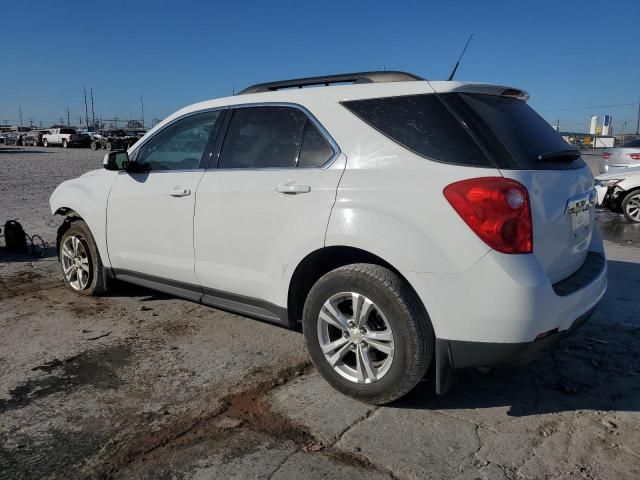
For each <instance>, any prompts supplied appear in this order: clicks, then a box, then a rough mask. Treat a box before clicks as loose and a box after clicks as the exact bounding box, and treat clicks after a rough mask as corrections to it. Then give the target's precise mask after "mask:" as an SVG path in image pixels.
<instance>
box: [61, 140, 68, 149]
mask: <svg viewBox="0 0 640 480" xmlns="http://www.w3.org/2000/svg"><path fill="white" fill-rule="evenodd" d="M62 148H69V143H68V142H67V140H66V139H65V138H63V139H62Z"/></svg>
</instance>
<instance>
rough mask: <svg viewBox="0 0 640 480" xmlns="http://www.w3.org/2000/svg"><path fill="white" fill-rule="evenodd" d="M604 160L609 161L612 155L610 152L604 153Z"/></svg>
mask: <svg viewBox="0 0 640 480" xmlns="http://www.w3.org/2000/svg"><path fill="white" fill-rule="evenodd" d="M602 158H604V159H605V160H609V158H611V154H610V153H609V152H604V153H603V154H602Z"/></svg>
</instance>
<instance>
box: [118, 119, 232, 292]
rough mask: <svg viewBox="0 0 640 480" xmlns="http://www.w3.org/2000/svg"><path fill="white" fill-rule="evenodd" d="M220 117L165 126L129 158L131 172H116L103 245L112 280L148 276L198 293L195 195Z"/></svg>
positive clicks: (188, 120)
mask: <svg viewBox="0 0 640 480" xmlns="http://www.w3.org/2000/svg"><path fill="white" fill-rule="evenodd" d="M221 112H222V111H221V110H217V111H209V112H204V113H197V114H193V115H189V116H187V117H184V118H182V119H179V120H177V121H175V122H174V123H172V124H170V125H168V126H167V127H165V128H164V129H162V130H160V131H159V132H158V133H156V134H155V135H154V136H153V137H151V138H150V139H149V140H148V141H146V142H145V143H144V144H143V145H142V146H141V147H140V148H139V149H138V150H137V151H136V153H135V154H134V155H132V158H133V159H135V163H136V164H137V166H138V167H137V168H136V170H135V171H129V172H124V171H122V172H118V176H117V178H116V181H115V183H114V184H113V187H112V188H111V193H110V195H109V203H108V208H107V244H108V251H109V259H110V260H111V265H112V266H113V267H114V268H115V269H116V276H131V275H134V276H139V275H140V274H144V275H150V276H153V277H159V278H162V279H169V280H174V281H178V282H182V283H186V284H190V285H193V286H196V290H197V291H198V292H199V287H198V286H197V284H198V282H197V280H196V277H195V273H194V261H195V260H194V253H193V214H194V207H195V193H196V190H197V188H198V184H199V182H200V180H201V179H202V175H203V174H204V163H205V162H207V161H208V160H209V155H210V153H211V150H212V147H213V142H214V141H215V138H216V135H217V132H218V129H219V120H220V118H221ZM194 295H195V297H196V298H199V297H200V294H199V293H196V294H194Z"/></svg>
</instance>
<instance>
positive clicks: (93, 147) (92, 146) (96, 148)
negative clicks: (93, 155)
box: [91, 142, 98, 150]
mask: <svg viewBox="0 0 640 480" xmlns="http://www.w3.org/2000/svg"><path fill="white" fill-rule="evenodd" d="M91 150H98V144H97V143H96V142H91Z"/></svg>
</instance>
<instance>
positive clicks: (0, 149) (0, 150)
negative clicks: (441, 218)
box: [0, 147, 47, 155]
mask: <svg viewBox="0 0 640 480" xmlns="http://www.w3.org/2000/svg"><path fill="white" fill-rule="evenodd" d="M3 153H8V154H11V153H19V154H23V153H26V154H33V153H39V154H43V153H47V151H46V150H24V149H22V148H18V147H0V155H2V154H3Z"/></svg>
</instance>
